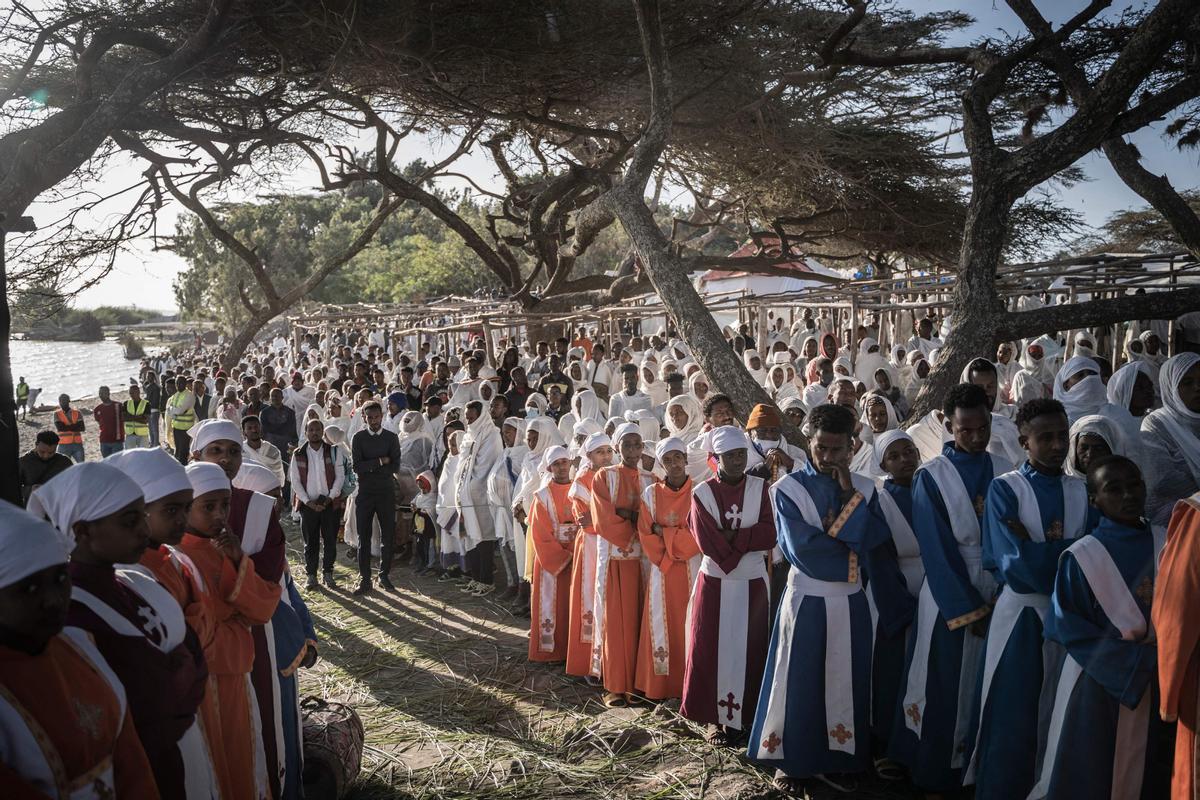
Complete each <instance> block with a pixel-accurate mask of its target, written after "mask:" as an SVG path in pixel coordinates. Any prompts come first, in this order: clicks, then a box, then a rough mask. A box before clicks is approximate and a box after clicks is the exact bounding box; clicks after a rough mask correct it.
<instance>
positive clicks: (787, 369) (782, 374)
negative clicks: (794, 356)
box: [767, 364, 800, 403]
mask: <svg viewBox="0 0 1200 800" xmlns="http://www.w3.org/2000/svg"><path fill="white" fill-rule="evenodd" d="M795 378H796V369H795V367H793V366H792V365H791V364H775V365H773V366H772V367H771V369H770V370H768V371H767V392H768V393H769V394H770V395H771V397H772V399H774V400H775V402H776V403H782V402H783V401H784V400H786V399H788V398H789V397H798V396H799V395H800V389H799V388H798V387H797V386H796V384H795Z"/></svg>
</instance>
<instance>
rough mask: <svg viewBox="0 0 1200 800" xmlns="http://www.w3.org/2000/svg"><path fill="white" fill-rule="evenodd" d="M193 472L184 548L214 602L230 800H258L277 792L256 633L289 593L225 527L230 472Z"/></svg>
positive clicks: (215, 669)
mask: <svg viewBox="0 0 1200 800" xmlns="http://www.w3.org/2000/svg"><path fill="white" fill-rule="evenodd" d="M187 473H188V479H189V480H190V482H191V484H192V491H193V493H194V495H195V499H194V500H193V501H192V506H191V509H190V510H189V511H188V525H187V527H188V532H187V533H186V534H184V537H183V541H181V542H180V545H179V549H180V550H182V551H183V553H184V555H186V556H187V557H188V558H189V559H191V561H192V563H193V564H194V565H195V567H196V571H197V573H198V574H199V575H200V579H201V580H202V581H204V584H205V585H206V586H207V587H208V591H209V599H210V601H211V602H210V607H211V608H212V618H213V625H214V634H213V639H212V643H211V645H210V646H209V647H208V648H206V649H205V653H204V655H205V656H206V657H207V659H208V669H209V673H210V674H211V675H212V676H213V677H214V678H215V679H216V689H217V699H218V702H219V704H220V717H221V732H220V739H221V745H222V747H223V749H224V754H225V769H226V771H227V772H228V774H229V781H228V783H229V784H230V785H231V786H232V794H231V796H228V797H226V798H224V800H242V798H246V800H258V798H261V797H264V796H266V795H267V794H268V793H269V789H268V786H267V784H266V783H265V781H266V775H267V772H266V769H267V766H266V764H265V761H264V759H265V755H264V753H263V751H262V742H261V737H260V735H259V734H258V731H260V730H261V729H262V725H263V724H264V721H263V720H262V719H260V717H259V715H258V705H257V703H256V702H254V700H253V698H252V696H251V694H250V691H251V688H250V670H251V669H252V668H253V666H254V637H253V635H252V634H251V631H250V629H251V626H253V625H265V624H266V623H267V622H268V621H269V620H270V619H271V615H272V614H274V613H275V607H276V606H277V605H279V596H280V592H281V588H282V587H280V585H279V584H278V583H275V582H269V581H266V580H264V579H263V578H261V577H259V575H258V573H257V572H256V571H255V569H254V564H253V563H252V562H251V560H250V558H249V556H246V555H245V554H244V553H243V552H242V547H241V544H240V543H239V542H238V538H237V536H236V535H234V534H233V532H232V531H230V530H229V529H228V528H226V527H225V522H226V519H227V517H228V515H229V498H230V494H231V492H230V483H229V478H227V477H226V476H225V472H224V470H222V469H221V468H220V467H219V466H217V465H216V464H210V463H207V462H203V461H201V462H193V463H192V464H190V465H189V466H188V468H187ZM266 722H267V723H268V724H273V722H272V721H270V720H267V721H266Z"/></svg>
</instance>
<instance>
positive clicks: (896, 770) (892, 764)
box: [875, 758, 904, 781]
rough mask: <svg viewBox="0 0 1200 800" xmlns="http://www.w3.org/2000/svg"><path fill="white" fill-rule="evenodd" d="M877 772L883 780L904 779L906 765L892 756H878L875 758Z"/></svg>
mask: <svg viewBox="0 0 1200 800" xmlns="http://www.w3.org/2000/svg"><path fill="white" fill-rule="evenodd" d="M875 774H876V775H878V776H879V778H880V779H881V780H885V781H902V780H904V766H903V765H902V764H900V763H899V762H897V761H893V760H892V759H890V758H877V759H875Z"/></svg>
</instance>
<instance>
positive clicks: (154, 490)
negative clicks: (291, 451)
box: [103, 447, 270, 503]
mask: <svg viewBox="0 0 1200 800" xmlns="http://www.w3.org/2000/svg"><path fill="white" fill-rule="evenodd" d="M103 463H105V464H111V465H112V466H114V467H116V468H117V469H119V470H121V472H124V473H125V474H126V475H128V476H129V477H130V478H133V480H134V482H135V483H137V484H138V486H140V487H142V495H143V496H144V497H145V498H146V502H147V503H153V502H154V501H155V500H160V499H162V498H164V497H166V496H167V495H169V494H174V493H175V492H182V491H184V490H187V491H189V492H190V491H191V490H192V484H191V482H190V481H188V477H187V471H186V470H185V469H184V468H183V465H182V464H180V463H179V462H178V461H176V460H175V457H174V456H173V455H171V454H170V453H168V452H167V451H166V450H163V449H162V448H161V447H137V448H131V449H129V450H121V451H120V452H117V453H113V454H112V455H111V456H109V457H108V458H106V459H104V462H103ZM263 469H266V467H263ZM267 471H268V472H269V471H270V470H267Z"/></svg>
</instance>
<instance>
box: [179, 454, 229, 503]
mask: <svg viewBox="0 0 1200 800" xmlns="http://www.w3.org/2000/svg"><path fill="white" fill-rule="evenodd" d="M187 476H188V480H189V481H191V483H192V491H193V492H194V493H195V495H196V497H199V496H200V495H202V494H208V493H209V492H219V491H221V490H222V489H224V490H226V491H228V490H229V488H230V483H229V478H227V477H225V470H223V469H221V468H220V467H219V466H218V465H216V464H212V463H209V462H208V461H193V462H192V463H191V464H188V465H187Z"/></svg>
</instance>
